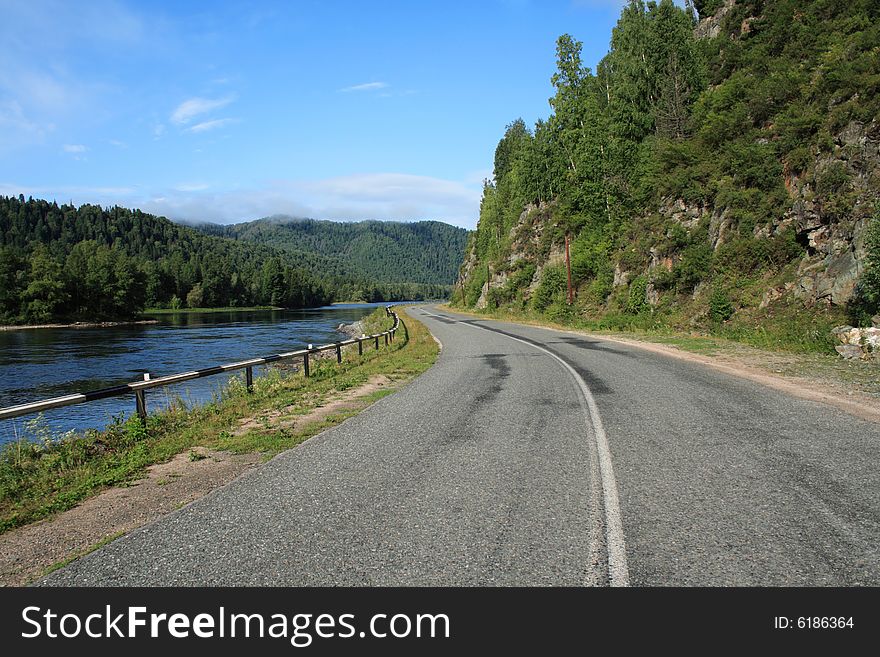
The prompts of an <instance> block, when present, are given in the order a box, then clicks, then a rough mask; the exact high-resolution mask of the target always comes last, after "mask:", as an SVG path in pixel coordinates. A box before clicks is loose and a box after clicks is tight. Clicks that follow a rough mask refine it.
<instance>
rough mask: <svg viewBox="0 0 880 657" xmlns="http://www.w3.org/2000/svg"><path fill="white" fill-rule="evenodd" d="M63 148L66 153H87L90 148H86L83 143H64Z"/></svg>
mask: <svg viewBox="0 0 880 657" xmlns="http://www.w3.org/2000/svg"><path fill="white" fill-rule="evenodd" d="M63 148H64V152H65V153H74V154H78V153H85V152H86V151H87V150H89V149H88V148H86V147H85V146H83V145H82V144H64V146H63Z"/></svg>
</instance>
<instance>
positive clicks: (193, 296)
mask: <svg viewBox="0 0 880 657" xmlns="http://www.w3.org/2000/svg"><path fill="white" fill-rule="evenodd" d="M203 302H204V292H203V291H202V284H201V283H196V284H195V285H193V288H192V289H191V290H190V291H189V294H187V295H186V305H187V307H188V308H201V307H202V304H203Z"/></svg>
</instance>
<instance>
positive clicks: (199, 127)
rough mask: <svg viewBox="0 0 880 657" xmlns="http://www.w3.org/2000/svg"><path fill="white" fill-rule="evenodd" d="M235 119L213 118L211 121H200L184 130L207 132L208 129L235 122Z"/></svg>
mask: <svg viewBox="0 0 880 657" xmlns="http://www.w3.org/2000/svg"><path fill="white" fill-rule="evenodd" d="M235 122H236V119H213V120H212V121H202V122H201V123H196V124H195V125H194V126H192V127H189V128H187V129H186V130H184V132H196V133H197V132H207V131H208V130H216V129H217V128H222V127H223V126H225V125H229V124H230V123H235Z"/></svg>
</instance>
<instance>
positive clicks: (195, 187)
mask: <svg viewBox="0 0 880 657" xmlns="http://www.w3.org/2000/svg"><path fill="white" fill-rule="evenodd" d="M210 187H211V186H210V185H209V184H208V183H180V184H179V185H177V186H176V187H175V188H174V191H176V192H203V191H205V190H206V189H209V188H210Z"/></svg>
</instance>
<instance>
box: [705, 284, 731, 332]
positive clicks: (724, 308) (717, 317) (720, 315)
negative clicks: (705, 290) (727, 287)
mask: <svg viewBox="0 0 880 657" xmlns="http://www.w3.org/2000/svg"><path fill="white" fill-rule="evenodd" d="M733 310H734V309H733V304H732V303H731V302H730V298H729V297H728V296H727V292H725V291H724V289H723V288H721V287H719V286H716V287H715V288H714V289H713V290H712V294H711V296H710V297H709V317H711V318H712V321H713V322H716V323H718V324H720V323H721V322H726V321H727V320H728V319H730V318H731V317H732V316H733Z"/></svg>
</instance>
